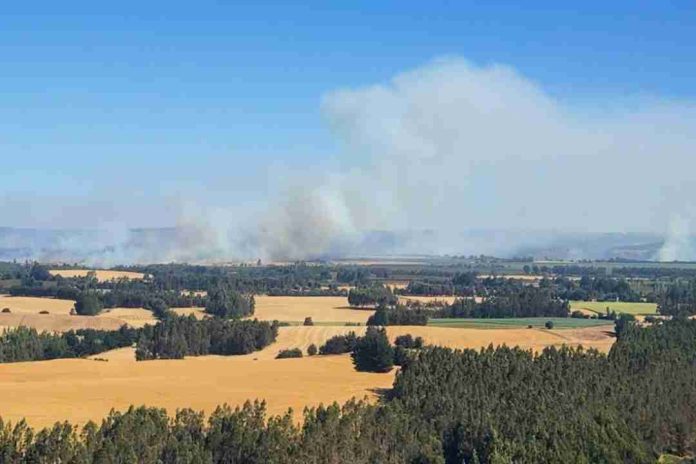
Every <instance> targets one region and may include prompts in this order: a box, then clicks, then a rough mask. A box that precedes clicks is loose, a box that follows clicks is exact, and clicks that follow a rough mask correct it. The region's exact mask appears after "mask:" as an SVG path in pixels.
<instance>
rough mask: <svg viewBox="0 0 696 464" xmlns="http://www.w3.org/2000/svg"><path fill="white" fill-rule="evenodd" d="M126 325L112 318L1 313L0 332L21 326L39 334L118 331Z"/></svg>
mask: <svg viewBox="0 0 696 464" xmlns="http://www.w3.org/2000/svg"><path fill="white" fill-rule="evenodd" d="M125 323H126V322H125V321H123V320H120V319H115V318H111V317H94V316H67V315H65V314H26V313H25V314H22V313H14V314H5V313H0V330H4V329H9V328H15V327H19V326H24V327H31V328H33V329H36V330H37V331H38V332H67V331H69V330H78V329H99V330H117V329H118V328H119V327H121V326H122V325H123V324H125Z"/></svg>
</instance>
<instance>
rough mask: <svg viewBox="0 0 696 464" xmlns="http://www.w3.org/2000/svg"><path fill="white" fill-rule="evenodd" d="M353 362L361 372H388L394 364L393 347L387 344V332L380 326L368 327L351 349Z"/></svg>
mask: <svg viewBox="0 0 696 464" xmlns="http://www.w3.org/2000/svg"><path fill="white" fill-rule="evenodd" d="M352 357H353V364H354V365H355V369H356V370H358V371H361V372H389V371H390V370H391V369H392V367H393V366H394V349H393V348H392V347H391V345H390V344H389V338H387V332H386V331H385V330H384V329H383V328H382V329H378V328H376V327H368V329H367V332H366V333H365V336H364V337H360V338H359V339H358V341H357V342H356V344H355V348H354V349H353V354H352Z"/></svg>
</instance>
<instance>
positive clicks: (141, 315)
mask: <svg viewBox="0 0 696 464" xmlns="http://www.w3.org/2000/svg"><path fill="white" fill-rule="evenodd" d="M96 318H101V319H104V318H106V319H118V320H120V321H123V322H124V323H126V324H128V325H129V326H131V327H136V328H140V327H144V326H145V325H146V324H150V325H154V324H157V318H156V317H155V315H154V314H152V311H150V310H148V309H144V308H110V309H105V310H104V311H102V312H101V313H99V315H98V316H96Z"/></svg>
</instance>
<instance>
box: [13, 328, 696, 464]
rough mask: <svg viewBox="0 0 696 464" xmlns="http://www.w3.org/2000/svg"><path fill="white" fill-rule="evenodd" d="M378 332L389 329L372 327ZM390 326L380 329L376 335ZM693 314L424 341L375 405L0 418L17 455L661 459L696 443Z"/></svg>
mask: <svg viewBox="0 0 696 464" xmlns="http://www.w3.org/2000/svg"><path fill="white" fill-rule="evenodd" d="M374 330H375V331H376V332H375V333H377V334H378V332H379V331H378V330H377V329H374ZM377 336H379V334H378V335H377ZM695 339H696V322H694V321H671V322H665V323H663V324H659V325H655V326H651V327H649V328H640V327H637V326H635V325H629V326H628V327H627V329H626V330H625V331H624V332H623V334H622V336H621V337H620V338H619V339H618V341H617V342H616V344H615V345H614V347H613V348H612V350H611V352H610V353H609V355H608V356H607V355H604V354H602V353H599V352H597V351H594V350H589V351H586V350H583V349H580V348H578V349H571V348H565V347H563V348H560V349H556V348H547V349H546V350H544V351H543V352H542V353H540V354H533V353H532V352H530V351H524V350H521V349H518V348H506V347H500V348H496V349H494V348H492V347H491V348H488V349H484V350H480V351H474V350H464V351H453V350H449V349H445V348H433V347H430V348H425V349H423V350H421V351H419V352H415V353H414V354H413V356H412V358H411V359H410V361H409V362H407V363H405V365H404V366H403V367H402V369H401V371H400V373H399V374H398V375H397V377H396V380H395V382H394V387H393V389H392V391H391V392H390V393H389V394H388V395H387V396H386V397H385V399H384V400H383V401H382V402H380V403H378V404H376V405H370V404H364V403H356V402H353V401H351V402H348V403H346V404H345V405H344V406H343V407H339V406H338V405H332V406H328V407H320V408H316V409H309V410H307V411H306V412H305V414H304V421H303V422H302V424H301V425H297V423H296V422H295V421H294V420H293V418H292V415H291V414H289V413H288V414H286V415H283V416H276V417H268V416H267V414H266V410H265V405H264V404H263V403H258V402H256V403H247V404H245V405H244V406H243V407H240V408H236V409H234V410H233V409H231V408H229V407H227V406H223V407H220V408H218V409H217V410H216V411H215V412H214V413H213V414H212V415H211V416H210V418H209V419H208V420H207V421H206V420H204V418H203V415H202V414H201V413H197V412H194V411H191V410H182V411H178V412H177V414H176V415H175V416H173V417H168V416H167V415H166V413H165V411H163V410H160V409H154V408H137V409H135V408H131V409H130V410H128V411H127V412H125V413H117V412H112V413H111V414H110V415H109V416H108V417H107V418H106V419H105V420H104V421H103V422H102V424H101V425H95V424H91V423H90V424H88V425H87V426H86V427H85V428H84V429H83V430H78V429H77V428H76V427H75V426H72V425H70V424H68V423H59V424H56V425H55V426H54V427H52V428H49V429H46V430H43V431H39V432H34V431H32V430H31V429H29V428H28V427H27V426H26V425H25V424H24V423H20V424H17V425H14V426H10V425H8V424H6V423H4V422H2V421H0V460H2V462H6V463H8V464H10V463H12V464H13V463H33V462H71V463H76V464H82V463H92V462H140V463H242V462H243V463H246V464H261V463H264V464H265V463H283V464H295V463H297V464H299V463H325V462H332V463H339V462H350V463H355V464H368V463H375V462H379V463H385V464H397V463H405V462H408V463H431V464H449V463H451V464H461V463H467V464H471V463H473V464H493V463H509V462H516V463H540V462H548V463H567V462H586V463H590V462H602V463H609V464H613V463H616V464H625V463H629V462H630V463H635V464H653V463H655V462H656V461H657V459H658V457H659V455H660V454H662V453H672V454H677V455H680V456H689V455H693V454H694V452H696V389H694V388H693V385H696V364H695V362H696V345H694V343H693V340H695Z"/></svg>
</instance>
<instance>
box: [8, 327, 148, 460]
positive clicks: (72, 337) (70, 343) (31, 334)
mask: <svg viewBox="0 0 696 464" xmlns="http://www.w3.org/2000/svg"><path fill="white" fill-rule="evenodd" d="M137 338H138V330H137V329H131V328H128V327H126V326H123V327H121V328H120V329H118V330H93V329H81V330H76V331H69V332H65V333H62V334H56V333H50V332H42V333H39V332H37V331H36V330H35V329H32V328H28V327H23V326H22V327H17V328H15V329H7V330H5V331H3V332H2V334H0V363H8V362H20V361H42V360H48V359H58V358H81V357H84V356H91V355H94V354H98V353H102V352H104V351H108V350H112V349H115V348H121V347H124V346H131V345H133V343H135V341H136V340H137ZM0 455H1V454H0Z"/></svg>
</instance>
